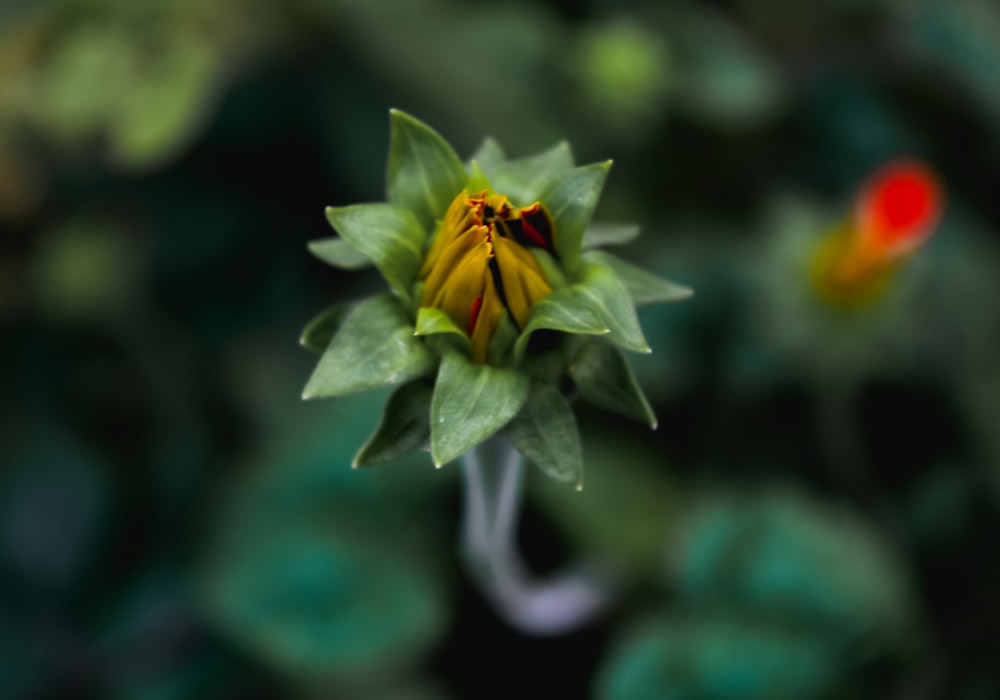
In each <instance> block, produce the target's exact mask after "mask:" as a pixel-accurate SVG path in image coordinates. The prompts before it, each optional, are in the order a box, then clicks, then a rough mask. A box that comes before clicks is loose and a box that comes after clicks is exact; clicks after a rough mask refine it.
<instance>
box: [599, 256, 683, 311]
mask: <svg viewBox="0 0 1000 700" xmlns="http://www.w3.org/2000/svg"><path fill="white" fill-rule="evenodd" d="M583 259H584V260H586V261H588V262H594V263H598V264H600V265H604V266H606V267H609V268H611V270H612V271H613V272H614V273H615V274H616V275H617V276H618V279H620V280H621V281H622V284H624V285H625V289H627V290H628V293H629V296H630V297H631V298H632V303H633V304H635V305H636V306H643V305H645V304H662V303H666V302H671V301H682V300H684V299H688V298H690V297H691V296H692V295H693V294H694V291H693V290H692V289H691V288H690V287H685V286H684V285H681V284H676V283H674V282H671V281H670V280H665V279H663V278H662V277H657V276H656V275H654V274H653V273H651V272H647V271H646V270H643V269H642V268H641V267H637V266H636V265H633V264H632V263H629V262H625V261H624V260H622V259H621V258H619V257H616V256H614V255H611V254H610V253H606V252H604V251H598V250H592V251H588V252H587V253H584V255H583Z"/></svg>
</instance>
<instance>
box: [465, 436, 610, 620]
mask: <svg viewBox="0 0 1000 700" xmlns="http://www.w3.org/2000/svg"><path fill="white" fill-rule="evenodd" d="M464 462H465V512H464V519H463V529H462V550H463V554H464V556H465V560H466V563H467V565H468V567H469V570H470V573H471V574H472V577H473V579H474V580H475V581H476V583H477V584H478V585H479V587H480V588H481V590H482V591H483V593H484V594H485V595H486V596H487V597H488V598H489V599H490V601H491V602H492V603H493V604H494V605H495V606H496V608H497V610H498V611H499V612H500V614H501V615H503V616H504V618H505V619H506V620H507V621H508V622H509V623H510V624H511V625H512V626H514V627H516V628H518V629H520V630H521V631H523V632H528V633H531V634H538V635H554V634H562V633H565V632H569V631H571V630H573V629H576V628H578V627H580V626H581V625H583V624H585V623H587V622H589V621H590V620H592V619H593V618H594V617H595V616H596V615H598V614H599V613H601V612H602V611H603V610H604V609H605V608H607V606H608V604H609V603H610V602H611V600H612V598H613V594H614V591H615V589H616V586H615V585H614V579H613V577H612V576H611V575H610V572H609V571H606V570H602V569H599V568H597V567H594V566H591V567H580V568H577V569H574V570H570V571H567V572H564V573H561V574H560V575H558V576H555V577H553V578H552V579H549V580H536V579H535V578H534V577H533V576H531V575H530V573H529V572H528V570H527V567H526V566H525V564H524V562H523V561H522V560H521V557H520V554H519V552H518V548H517V516H518V514H519V511H520V505H521V494H522V488H523V478H524V464H523V460H522V458H521V455H520V454H519V453H518V452H517V450H515V449H514V448H513V446H512V445H511V444H510V443H509V442H508V441H507V440H506V439H505V438H502V437H495V438H492V439H491V440H489V441H487V442H486V443H484V444H483V445H480V446H479V447H478V448H475V449H473V450H470V451H469V452H468V453H466V455H465V457H464Z"/></svg>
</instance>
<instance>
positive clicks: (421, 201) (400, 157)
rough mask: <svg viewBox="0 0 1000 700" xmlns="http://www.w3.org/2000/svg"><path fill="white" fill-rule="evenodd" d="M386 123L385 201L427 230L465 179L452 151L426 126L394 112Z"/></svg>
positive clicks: (460, 189) (458, 190)
mask: <svg viewBox="0 0 1000 700" xmlns="http://www.w3.org/2000/svg"><path fill="white" fill-rule="evenodd" d="M389 121H390V133H389V166H388V169H387V171H386V197H387V199H388V200H389V202H390V203H391V204H395V205H397V206H400V207H403V208H405V209H409V210H410V211H411V212H413V214H414V215H415V216H416V217H417V220H418V221H419V223H420V225H421V226H422V227H423V228H424V229H425V230H430V228H431V227H432V226H433V225H434V222H435V221H436V220H437V219H440V218H441V217H442V216H444V213H445V211H446V210H447V209H448V205H449V204H451V200H453V199H454V198H455V196H456V195H458V193H459V192H461V191H462V188H463V187H465V182H466V180H467V179H468V175H467V174H466V172H465V168H464V167H463V165H462V161H460V160H459V159H458V156H457V155H455V151H453V150H452V148H451V146H449V145H448V143H447V142H446V141H445V140H444V139H443V138H441V136H440V135H439V134H438V133H437V132H436V131H434V130H433V129H431V128H430V127H429V126H427V125H426V124H424V123H423V122H421V121H419V120H417V119H414V118H413V117H411V116H410V115H409V114H406V113H404V112H400V111H399V110H395V109H393V110H390V112H389Z"/></svg>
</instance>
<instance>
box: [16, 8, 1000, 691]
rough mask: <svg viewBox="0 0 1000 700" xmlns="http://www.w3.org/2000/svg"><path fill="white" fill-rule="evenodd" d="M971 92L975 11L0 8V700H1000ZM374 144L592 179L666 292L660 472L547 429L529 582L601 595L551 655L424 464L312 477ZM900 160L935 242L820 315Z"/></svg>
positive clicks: (587, 438) (995, 446)
mask: <svg viewBox="0 0 1000 700" xmlns="http://www.w3.org/2000/svg"><path fill="white" fill-rule="evenodd" d="M998 74H1000V6H998V5H997V4H996V3H995V2H994V0H948V1H947V2H943V1H940V0H810V1H807V2H806V1H803V0H714V1H703V2H695V1H694V0H689V1H682V0H671V1H669V2H667V1H664V0H619V1H615V0H560V1H558V2H553V3H548V4H546V3H537V2H528V0H509V1H505V2H498V1H493V2H487V1H485V0H471V1H466V2H459V1H458V0H380V1H379V2H372V1H370V0H285V1H278V0H145V1H143V2H136V1H134V0H3V2H2V3H0V463H2V471H0V474H2V476H0V572H2V573H0V697H3V698H18V699H19V698H141V699H143V700H173V699H175V698H177V699H180V698H205V699H208V698H262V699H263V698H299V697H301V698H347V699H348V700H352V699H365V700H383V699H384V700H390V699H391V700H438V699H450V698H483V697H509V696H510V694H512V693H515V692H524V690H525V689H527V690H533V691H536V692H538V693H539V694H541V693H542V692H546V693H549V694H554V695H555V696H556V697H566V698H576V697H581V698H582V697H593V698H599V699H610V700H618V699H623V700H630V699H633V698H634V699H637V700H645V699H646V698H657V699H662V698H670V699H678V700H686V699H691V700H744V699H754V700H758V699H760V700H765V699H766V700H778V699H785V698H788V699H798V698H803V699H806V698H862V699H864V698H873V699H874V698H878V699H883V698H891V699H899V700H904V699H910V698H912V699H915V700H922V699H934V698H947V699H956V700H965V699H968V700H980V699H982V700H987V699H990V698H997V697H1000V667H998V665H997V663H996V658H997V654H998V653H1000V597H998V595H997V594H998V591H1000V557H997V556H996V546H997V542H998V535H1000V430H998V426H997V425H996V416H997V415H998V411H1000V355H998V353H997V352H996V348H997V347H998V342H1000V248H998V245H1000V127H998V124H1000V81H998V80H997V75H998ZM389 107H397V108H400V109H403V110H405V111H408V112H410V113H412V114H414V115H415V116H417V117H418V118H420V119H422V120H424V121H426V122H427V123H429V124H431V125H432V126H434V127H435V128H436V129H437V130H439V131H440V132H441V133H442V134H443V135H444V136H445V138H447V139H448V140H449V141H451V142H452V144H453V145H454V146H455V148H456V149H457V150H458V152H459V153H460V154H461V155H462V156H463V157H464V156H468V155H469V154H471V153H472V151H473V150H474V149H475V148H476V146H477V145H478V143H479V142H480V141H481V139H482V138H483V137H484V136H487V135H492V136H494V137H497V138H498V139H499V140H500V141H501V143H503V144H504V145H505V147H506V149H507V151H508V154H509V155H511V156H515V157H516V156H522V155H527V154H530V153H533V152H536V151H538V150H541V149H543V148H545V147H548V146H550V145H552V144H553V143H554V142H556V141H557V140H559V139H562V138H565V139H568V140H569V141H570V143H571V144H572V146H573V149H574V152H575V155H576V158H577V160H578V162H583V163H586V162H592V161H595V160H599V159H604V158H608V157H610V158H614V160H615V166H614V169H613V171H612V174H611V177H610V179H609V182H608V185H607V189H606V192H605V196H604V198H603V200H602V203H601V206H600V208H599V210H598V218H600V219H604V220H611V221H635V222H637V223H639V224H641V225H642V228H643V231H644V235H643V237H642V238H640V239H638V240H637V241H635V242H633V243H630V244H628V245H627V246H625V247H622V248H621V249H620V254H621V255H622V256H623V257H625V258H627V259H629V260H632V261H635V262H641V264H643V265H644V266H645V267H647V268H649V269H652V270H654V271H656V272H658V273H660V274H662V275H665V276H668V277H670V278H671V279H674V280H676V281H678V282H682V283H685V284H688V285H690V286H692V287H694V288H695V289H696V296H695V297H694V298H693V299H692V300H690V301H688V302H685V303H683V304H677V305H669V306H664V307H655V308H645V309H643V310H641V320H642V322H643V326H644V328H645V330H646V332H647V335H648V337H649V339H650V343H651V345H652V347H653V349H654V352H653V354H652V355H650V356H643V357H638V358H633V363H632V364H633V367H634V369H635V371H636V373H637V375H638V376H639V380H640V382H641V384H642V385H643V386H644V388H645V389H646V390H647V392H648V393H649V395H650V397H651V400H652V401H653V403H654V406H655V408H656V411H657V413H658V415H659V418H660V427H659V429H658V430H657V431H656V432H649V431H648V430H647V429H645V428H643V427H642V426H641V425H638V424H633V423H631V422H629V421H627V420H625V419H618V418H615V417H609V416H608V415H607V414H603V413H599V412H597V411H591V410H590V409H588V408H587V407H585V406H581V407H580V410H579V414H578V415H579V420H580V422H581V428H582V432H583V435H584V442H585V458H586V488H585V490H584V491H583V492H582V493H576V492H574V491H573V490H571V489H566V488H563V487H560V486H558V485H557V484H554V483H549V482H547V481H546V480H545V479H544V478H543V477H542V476H541V475H540V474H538V473H535V472H532V473H530V476H529V480H528V485H527V489H528V493H527V499H528V500H527V504H526V507H525V511H524V515H523V523H522V527H521V531H520V542H521V546H522V547H523V549H524V551H525V554H526V557H527V559H528V561H529V562H530V563H531V565H532V566H533V567H534V568H535V570H536V571H538V572H539V573H543V574H544V573H545V572H549V571H552V570H554V569H557V568H558V567H560V566H562V565H563V564H565V563H567V562H570V561H573V560H575V559H577V558H579V557H586V558H590V557H597V558H601V559H602V560H604V561H605V562H607V563H608V565H610V566H614V567H616V569H617V570H618V571H619V573H620V574H621V576H622V580H623V582H624V591H623V595H622V598H621V599H620V601H619V602H618V604H617V605H616V606H615V607H614V608H613V610H612V611H611V612H610V613H609V614H608V615H606V616H605V617H603V618H602V619H601V620H599V621H598V622H596V623H595V624H593V625H590V626H588V627H587V628H585V629H583V630H581V631H580V632H577V633H574V634H572V635H569V636H565V637H561V638H552V639H534V638H529V637H525V636H522V635H521V634H519V633H517V632H515V631H513V630H511V629H510V628H509V627H507V626H506V625H505V624H504V623H503V621H501V620H500V619H499V618H498V617H497V616H496V615H495V613H494V612H493V611H492V610H491V609H490V607H489V606H488V605H487V604H486V602H485V601H484V600H483V598H482V597H481V596H480V594H479V593H478V592H477V591H476V590H475V589H474V588H473V587H472V586H471V585H470V582H469V579H468V578H467V577H466V575H465V574H464V572H463V571H462V570H461V567H460V565H459V563H458V556H457V549H456V541H457V536H458V524H459V520H460V514H461V501H460V486H461V483H460V472H459V469H458V466H457V465H451V466H449V467H448V468H446V469H442V470H440V471H436V470H435V469H433V467H432V465H431V463H430V460H429V459H427V458H426V456H423V455H415V456H414V457H413V458H408V459H404V460H400V461H399V462H397V463H393V464H389V465H384V466H382V467H378V468H374V469H371V470H360V471H352V470H351V469H350V459H351V456H352V455H353V453H354V451H355V450H356V448H357V447H358V446H359V445H360V444H361V442H362V441H363V439H364V438H365V436H366V435H367V434H368V431H370V430H371V429H372V428H373V426H374V425H375V423H376V422H377V420H378V416H379V414H380V410H381V405H382V403H383V402H384V400H385V398H386V396H387V394H386V393H384V392H381V393H380V392H375V393H372V394H365V395H360V396H357V397H351V398H344V399H338V400H332V401H326V402H313V403H308V404H303V403H302V402H301V401H300V399H299V396H300V392H301V388H302V386H303V384H304V382H305V380H306V379H307V377H308V375H309V373H310V371H311V368H312V366H313V363H314V361H315V359H314V357H312V356H310V355H309V354H308V353H307V352H305V351H303V350H301V349H300V348H299V347H298V346H297V342H296V341H297V338H298V333H299V331H300V330H301V328H302V327H303V325H304V324H305V323H306V322H307V321H308V320H309V319H310V318H311V317H312V316H313V315H314V314H316V313H317V312H319V311H320V310H322V309H323V308H325V307H326V306H329V305H331V304H333V303H335V302H337V301H341V300H346V299H352V298H357V297H360V296H363V295H365V294H367V293H370V292H371V291H372V290H375V289H379V288H381V285H382V283H381V281H380V280H379V279H378V278H377V276H376V274H375V273H374V272H371V271H364V272H340V271H336V270H334V269H332V268H329V267H326V266H324V265H323V264H321V263H319V262H318V261H316V260H315V259H313V258H312V257H310V256H309V255H308V254H307V252H306V243H307V242H308V241H309V240H312V239H316V238H321V237H325V236H328V235H330V231H329V229H328V227H327V225H326V223H325V220H324V217H323V208H324V207H325V206H326V205H342V204H348V203H354V202H361V201H376V200H380V199H382V198H383V176H384V167H385V156H386V150H387V145H388V128H387V127H388V119H387V110H388V108H389ZM899 157H908V158H916V159H920V160H922V161H924V162H925V163H927V164H928V165H929V167H931V168H932V169H933V170H934V171H935V172H936V173H937V174H938V176H939V177H940V179H941V181H942V183H943V185H944V188H945V190H946V193H947V194H946V197H947V204H946V211H945V215H944V218H943V220H942V222H941V224H940V226H939V227H938V230H937V232H936V234H935V235H934V237H933V238H932V239H931V240H930V241H929V242H928V244H927V245H925V246H923V247H922V248H921V249H920V250H919V251H917V252H916V253H915V254H914V255H913V256H912V259H911V260H909V261H908V262H907V263H906V264H905V265H904V266H902V267H901V268H900V270H899V271H898V272H897V274H895V275H894V276H893V278H892V279H891V280H890V282H889V286H890V289H889V290H888V291H886V293H885V294H884V295H882V296H880V297H879V298H878V299H875V300H873V301H871V302H870V303H868V304H866V305H865V306H864V308H860V309H853V310H850V311H844V310H843V309H834V308H831V307H830V306H829V305H827V304H825V303H824V302H823V301H821V300H820V299H819V297H818V296H817V295H816V294H815V293H814V290H813V289H812V288H811V286H810V283H809V274H808V270H809V267H810V265H811V260H812V259H813V258H814V256H815V250H816V248H817V246H818V245H819V243H820V241H822V240H823V237H824V236H825V235H827V234H828V232H829V231H830V230H833V229H835V228H836V227H837V226H840V225H842V224H843V223H844V221H845V220H847V219H848V217H849V216H850V215H851V212H852V208H853V206H854V202H855V200H856V198H857V197H858V194H859V191H860V188H861V187H862V185H863V183H864V181H865V179H866V178H867V177H868V176H869V175H870V174H871V173H872V172H873V171H874V170H875V169H877V168H878V167H880V166H881V165H883V164H884V163H886V162H888V161H890V160H892V159H895V158H899Z"/></svg>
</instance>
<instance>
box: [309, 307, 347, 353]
mask: <svg viewBox="0 0 1000 700" xmlns="http://www.w3.org/2000/svg"><path fill="white" fill-rule="evenodd" d="M350 310H351V305H350V304H337V305H336V306H331V307H330V308H328V309H325V310H323V311H321V312H320V313H319V314H317V315H316V316H315V317H314V318H313V320H311V321H310V322H309V324H308V325H307V326H306V327H305V330H303V331H302V335H301V336H300V337H299V345H301V346H302V347H304V348H305V349H306V350H312V351H313V352H319V353H322V352H324V351H325V350H326V348H327V347H328V346H329V345H330V341H331V340H333V336H334V335H336V333H337V331H338V330H340V326H341V325H342V324H343V323H344V319H345V318H346V317H347V314H348V312H349V311H350Z"/></svg>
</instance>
